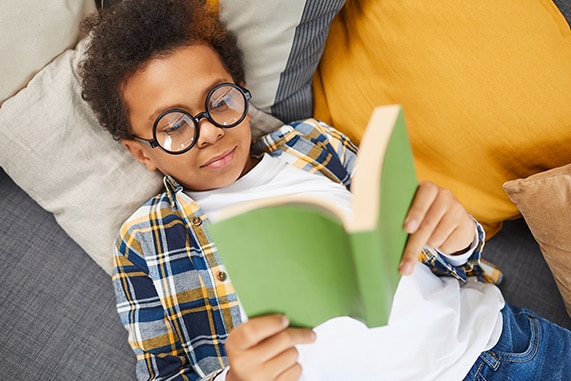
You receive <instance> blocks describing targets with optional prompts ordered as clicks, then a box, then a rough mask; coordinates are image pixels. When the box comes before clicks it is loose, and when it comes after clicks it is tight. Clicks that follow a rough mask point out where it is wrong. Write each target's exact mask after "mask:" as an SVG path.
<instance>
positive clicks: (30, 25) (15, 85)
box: [0, 0, 95, 104]
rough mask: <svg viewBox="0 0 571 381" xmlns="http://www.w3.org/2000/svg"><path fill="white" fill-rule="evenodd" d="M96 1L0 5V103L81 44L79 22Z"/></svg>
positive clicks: (54, 0) (20, 1)
mask: <svg viewBox="0 0 571 381" xmlns="http://www.w3.org/2000/svg"><path fill="white" fill-rule="evenodd" d="M94 11H95V1H93V0H49V1H45V0H18V1H3V2H2V6H0V25H2V33H0V52H2V59H0V75H1V76H2V77H1V80H0V104H1V103H2V102H4V100H6V99H7V98H8V97H10V96H12V95H14V94H15V93H16V92H17V91H18V90H20V89H22V88H23V87H24V86H26V84H27V83H28V81H29V80H30V79H32V77H33V76H34V75H35V74H36V73H37V72H38V71H39V70H41V69H42V68H43V67H44V66H45V65H46V64H47V63H49V62H50V61H51V60H52V59H54V57H56V56H57V55H59V54H60V53H61V52H63V51H64V50H65V49H69V48H73V47H74V46H75V44H76V43H77V41H79V37H80V36H79V28H78V25H79V22H80V21H81V19H82V18H83V17H84V16H85V15H87V14H88V13H91V12H94Z"/></svg>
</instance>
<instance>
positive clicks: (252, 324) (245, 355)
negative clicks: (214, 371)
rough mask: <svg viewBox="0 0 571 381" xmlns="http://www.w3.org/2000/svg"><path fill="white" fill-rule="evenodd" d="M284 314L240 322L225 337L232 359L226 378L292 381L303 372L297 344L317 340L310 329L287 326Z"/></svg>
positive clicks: (227, 351)
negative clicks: (226, 337)
mask: <svg viewBox="0 0 571 381" xmlns="http://www.w3.org/2000/svg"><path fill="white" fill-rule="evenodd" d="M288 325H289V320H288V319H287V318H286V317H285V316H282V315H267V316H262V317H258V318H253V319H250V320H248V321H246V322H244V323H243V324H240V325H239V326H238V327H236V329H234V330H233V331H232V333H231V334H230V335H229V336H228V340H226V354H227V355H228V361H229V363H230V371H229V372H228V374H227V375H226V380H227V381H246V380H256V381H266V380H268V381H269V380H275V381H290V380H292V381H293V380H298V379H299V377H300V376H301V365H299V364H298V362H297V358H298V352H297V349H296V348H295V345H297V344H308V343H312V342H313V341H315V337H316V336H315V332H313V331H312V330H310V329H302V328H288Z"/></svg>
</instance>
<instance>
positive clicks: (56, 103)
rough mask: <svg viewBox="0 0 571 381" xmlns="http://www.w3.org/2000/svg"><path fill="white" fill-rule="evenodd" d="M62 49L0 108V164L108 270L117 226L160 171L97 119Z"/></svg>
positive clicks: (152, 187)
mask: <svg viewBox="0 0 571 381" xmlns="http://www.w3.org/2000/svg"><path fill="white" fill-rule="evenodd" d="M83 46H84V44H83V42H82V43H80V45H79V46H78V48H77V50H67V51H66V52H64V53H63V54H62V55H60V56H58V57H57V58H56V59H55V60H54V61H53V62H51V63H50V64H49V65H47V66H46V67H45V68H44V69H42V70H41V71H40V72H39V73H38V74H37V75H36V76H35V77H34V78H33V79H32V81H30V83H29V84H28V86H27V87H26V88H24V89H23V90H21V91H20V92H18V94H16V95H15V96H13V97H11V98H9V99H8V100H6V101H5V102H4V103H3V104H2V106H1V108H0V165H1V166H2V168H4V170H5V171H6V173H8V175H9V176H10V177H11V178H12V179H13V180H14V182H15V183H16V184H18V185H19V186H20V187H21V188H22V189H24V190H25V191H26V192H27V193H28V194H29V195H30V196H31V197H32V198H33V199H34V200H35V201H36V202H37V203H38V204H40V205H41V206H42V207H43V208H44V209H46V210H48V211H50V212H52V213H53V214H54V215H55V218H56V220H57V221H58V223H59V224H60V225H61V226H62V227H63V229H64V230H65V231H66V232H67V233H68V234H69V235H70V236H71V238H73V239H74V240H75V241H76V242H77V243H79V245H80V246H81V247H82V248H83V249H84V250H85V251H86V252H87V253H88V254H89V255H90V256H91V257H92V258H93V259H94V260H95V262H97V263H98V264H99V265H100V266H101V267H103V268H104V269H105V270H106V271H107V272H109V273H110V272H111V269H112V262H113V261H112V253H113V251H112V250H113V246H112V245H113V242H114V241H115V237H116V236H117V232H118V231H119V227H120V225H121V224H122V223H123V221H124V220H125V219H126V218H127V217H128V216H129V215H131V213H133V211H134V210H135V209H136V208H137V207H138V206H140V205H141V204H142V203H144V202H145V201H146V200H148V199H149V198H150V197H151V196H152V195H153V194H155V193H157V192H158V191H159V190H160V187H161V177H160V176H159V175H158V174H155V173H151V172H149V171H147V170H146V169H145V168H144V167H143V166H142V165H140V164H139V163H138V162H136V161H135V160H134V159H133V158H132V156H131V154H130V153H129V152H127V150H125V149H124V148H123V146H122V145H121V144H120V143H118V142H116V141H114V140H113V138H112V137H111V134H109V133H107V132H106V131H105V130H104V129H103V128H102V127H100V126H99V124H98V123H97V120H96V119H95V116H94V115H93V113H92V112H91V109H90V108H89V106H88V105H87V103H86V102H84V101H83V100H82V98H81V94H80V88H79V83H78V81H77V75H76V68H77V64H78V61H79V59H80V57H81V53H82V51H83Z"/></svg>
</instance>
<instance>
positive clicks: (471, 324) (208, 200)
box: [188, 155, 504, 381]
mask: <svg viewBox="0 0 571 381" xmlns="http://www.w3.org/2000/svg"><path fill="white" fill-rule="evenodd" d="M296 193H304V194H307V193H310V194H311V193H313V194H315V196H316V197H317V198H321V199H329V200H332V201H334V202H335V203H336V204H337V205H338V206H339V207H340V208H341V209H342V210H344V211H346V212H347V213H350V210H351V200H352V197H351V193H350V192H348V191H347V190H346V189H345V187H344V186H343V185H340V184H336V183H334V182H332V181H330V180H329V179H327V178H325V177H323V176H316V175H314V174H311V173H308V172H306V171H304V170H301V169H298V168H295V167H293V166H291V165H289V164H287V163H285V162H284V161H282V160H280V159H276V158H273V157H271V156H269V155H264V156H263V157H262V160H261V161H260V163H259V164H258V165H257V166H256V167H254V168H253V169H252V170H251V171H250V172H248V173H247V174H246V175H245V176H243V177H241V178H240V179H238V181H236V182H235V183H234V184H232V185H230V186H228V187H226V188H223V189H216V190H212V191H206V192H188V194H189V195H190V197H192V198H193V199H194V200H196V201H197V202H198V203H199V205H200V206H201V207H202V208H203V210H204V211H205V213H206V215H207V216H209V218H210V219H216V216H217V213H218V211H220V210H221V209H222V208H225V207H229V206H232V205H235V204H238V203H241V202H245V201H252V200H256V199H260V198H264V197H271V196H276V195H286V194H287V195H289V194H296ZM468 255H469V254H468ZM503 305H504V299H503V297H502V295H501V293H500V291H499V290H498V288H497V287H495V286H493V285H489V284H483V283H478V282H476V281H475V280H474V279H469V281H468V283H467V284H465V285H461V284H460V283H459V282H458V281H457V280H456V279H453V278H448V277H443V278H439V277H436V276H435V275H433V274H432V272H431V271H430V270H429V269H428V268H427V267H426V266H425V265H423V264H420V263H419V264H418V265H417V266H416V269H415V271H414V272H413V274H412V275H410V276H406V277H402V279H401V281H400V283H399V286H398V288H397V291H396V294H395V298H394V301H393V306H392V309H391V315H390V318H389V323H388V325H387V326H384V327H377V328H367V327H366V326H365V325H364V324H362V323H361V322H359V321H357V320H355V319H352V318H349V317H339V318H335V319H331V320H329V321H327V322H325V323H323V324H322V325H320V326H318V327H316V328H315V331H316V333H317V341H316V342H315V343H313V344H309V345H300V346H298V350H299V353H300V358H299V362H300V363H301V365H302V367H303V375H302V380H304V381H332V380H372V381H376V380H391V381H392V380H415V381H416V380H461V379H462V378H463V377H464V376H465V375H466V373H467V372H468V371H469V369H470V368H471V367H472V365H473V363H474V362H475V361H476V359H477V358H478V356H479V354H480V353H481V352H482V351H485V350H487V349H490V348H491V347H493V346H494V345H495V343H496V342H497V340H498V339H499V336H500V334H501V330H502V317H501V313H500V310H501V309H502V307H503ZM216 379H217V380H219V379H222V378H219V377H217V378H216Z"/></svg>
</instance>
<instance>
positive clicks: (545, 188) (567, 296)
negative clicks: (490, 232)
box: [503, 164, 571, 316]
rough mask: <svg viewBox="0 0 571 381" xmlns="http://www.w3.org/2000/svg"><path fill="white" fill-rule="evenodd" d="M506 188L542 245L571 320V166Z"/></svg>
mask: <svg viewBox="0 0 571 381" xmlns="http://www.w3.org/2000/svg"><path fill="white" fill-rule="evenodd" d="M503 187H504V190H505V191H506V193H507V194H508V196H509V197H510V199H511V200H512V201H513V202H514V203H515V204H516V206H517V207H518V209H519V210H520V212H521V214H522V215H523V217H524V218H525V221H526V222H527V224H528V225H529V228H530V230H531V232H532V234H533V236H534V237H535V239H536V240H537V242H538V243H539V247H540V248H541V252H542V253H543V256H544V258H545V261H546V262H547V264H548V265H549V268H550V269H551V272H552V273H553V277H554V278H555V281H556V283H557V286H558V287H559V291H560V292H561V296H562V297H563V301H564V303H565V308H566V309H567V312H568V313H569V315H570V316H571V164H568V165H565V166H562V167H558V168H554V169H551V170H548V171H545V172H540V173H537V174H535V175H532V176H529V177H527V178H524V179H517V180H511V181H507V182H506V183H504V185H503Z"/></svg>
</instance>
